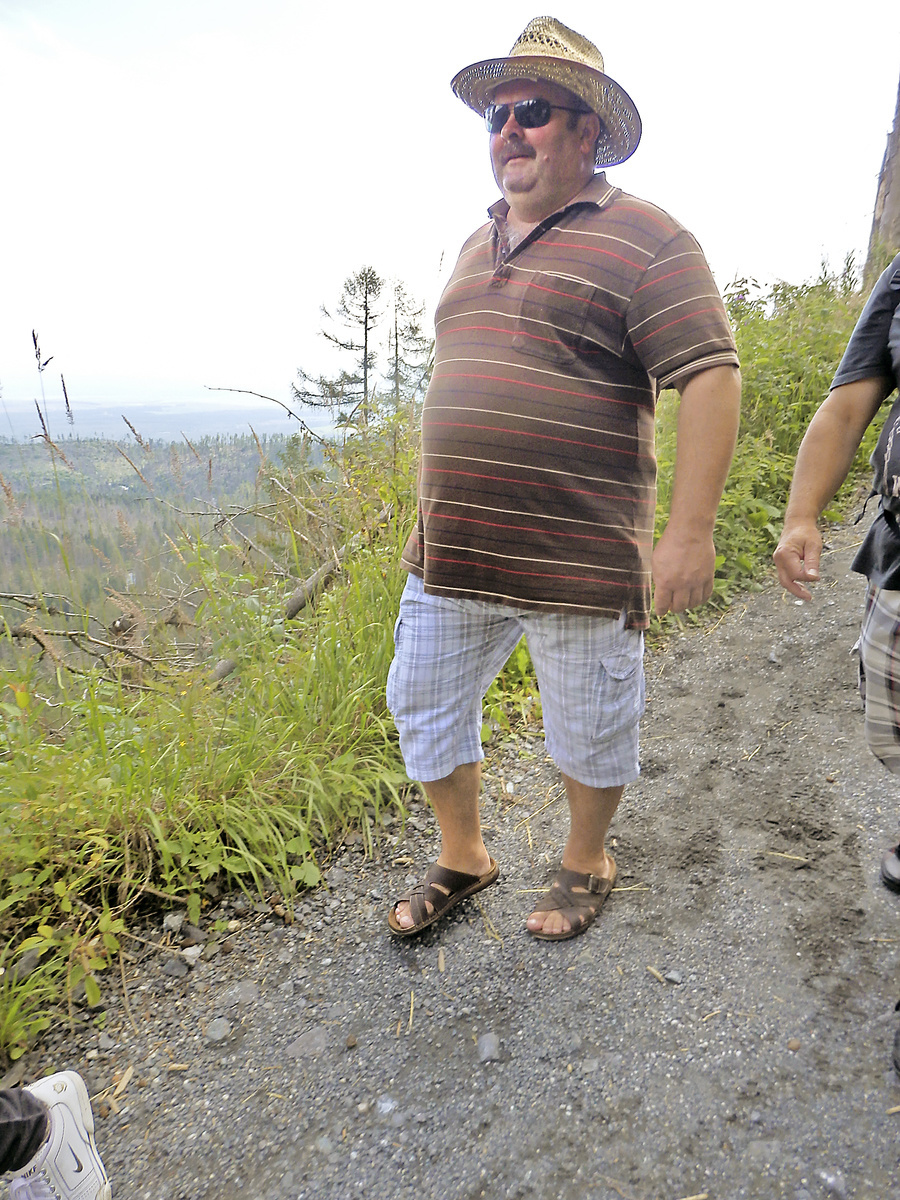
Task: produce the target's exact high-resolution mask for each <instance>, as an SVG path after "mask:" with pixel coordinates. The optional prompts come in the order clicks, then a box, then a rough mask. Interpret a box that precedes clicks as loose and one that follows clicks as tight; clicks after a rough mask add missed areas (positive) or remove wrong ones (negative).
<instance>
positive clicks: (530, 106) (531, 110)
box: [513, 98, 552, 129]
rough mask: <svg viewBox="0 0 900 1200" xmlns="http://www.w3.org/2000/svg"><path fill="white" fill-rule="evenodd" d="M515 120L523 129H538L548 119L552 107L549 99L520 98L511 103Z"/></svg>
mask: <svg viewBox="0 0 900 1200" xmlns="http://www.w3.org/2000/svg"><path fill="white" fill-rule="evenodd" d="M513 111H514V112H515V114H516V120H517V121H518V122H519V124H520V125H521V126H522V128H523V129H540V128H541V126H542V125H546V124H547V122H548V121H549V120H550V116H551V113H552V109H551V107H550V102H549V100H541V99H540V98H537V99H535V100H520V101H519V103H518V104H515V105H513Z"/></svg>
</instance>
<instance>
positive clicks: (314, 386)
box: [292, 267, 385, 425]
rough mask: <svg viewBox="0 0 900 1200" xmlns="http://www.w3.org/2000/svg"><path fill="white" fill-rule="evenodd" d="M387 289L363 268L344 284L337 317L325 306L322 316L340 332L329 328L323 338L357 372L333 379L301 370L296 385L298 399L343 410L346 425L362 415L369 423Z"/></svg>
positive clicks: (375, 275)
mask: <svg viewBox="0 0 900 1200" xmlns="http://www.w3.org/2000/svg"><path fill="white" fill-rule="evenodd" d="M384 286H385V285H384V280H383V279H382V278H381V276H380V275H379V274H378V273H377V272H376V271H375V270H374V269H373V268H372V267H362V268H361V270H359V271H357V272H356V273H355V274H353V275H350V276H348V277H347V279H345V280H344V286H343V289H342V291H341V296H340V299H339V300H338V304H337V309H336V310H335V315H334V316H332V315H331V313H330V312H329V311H328V309H327V308H326V307H325V306H324V305H322V316H323V317H325V318H326V319H327V321H328V322H329V323H330V324H332V325H336V326H338V327H339V331H338V332H333V331H331V330H329V329H327V328H325V329H322V330H321V334H322V336H323V337H324V338H325V339H326V340H327V341H329V342H331V344H332V345H333V346H336V347H337V348H338V349H339V350H341V351H344V352H345V353H346V354H352V355H353V356H354V361H353V369H352V370H350V371H348V370H342V371H341V372H340V374H338V375H332V376H328V375H309V374H307V372H306V371H304V370H303V369H302V368H300V369H298V371H297V375H298V377H299V380H300V385H299V386H298V385H296V384H294V385H292V390H293V393H294V397H295V399H297V400H299V401H300V402H301V403H302V404H309V405H312V406H313V407H315V408H329V409H331V410H332V411H334V410H335V409H341V410H342V412H341V419H342V423H346V422H348V421H351V420H352V419H353V417H354V416H355V414H356V412H357V411H360V413H361V416H362V423H363V425H366V424H367V423H368V409H369V404H370V401H371V399H372V395H373V392H374V388H373V387H370V379H371V378H372V377H373V376H374V372H375V368H376V365H377V355H376V353H375V349H374V344H373V343H374V338H373V333H374V330H375V327H376V325H377V324H378V322H379V321H380V320H381V317H382V315H383V310H382V309H380V308H379V300H380V298H381V293H382V291H383V289H384ZM341 331H342V332H341ZM348 404H349V405H350V406H352V411H351V412H350V413H347V412H346V411H345V406H346V405H348Z"/></svg>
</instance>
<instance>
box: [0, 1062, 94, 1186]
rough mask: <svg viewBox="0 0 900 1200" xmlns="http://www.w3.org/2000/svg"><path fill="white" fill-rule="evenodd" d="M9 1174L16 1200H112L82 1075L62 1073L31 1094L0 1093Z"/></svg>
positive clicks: (3, 1164)
mask: <svg viewBox="0 0 900 1200" xmlns="http://www.w3.org/2000/svg"><path fill="white" fill-rule="evenodd" d="M4 1171H12V1172H13V1179H12V1182H11V1183H10V1197H11V1200H47V1198H48V1197H50V1196H57V1197H59V1200H111V1197H112V1189H111V1188H110V1185H109V1178H108V1176H107V1174H106V1171H105V1170H104V1167H103V1163H102V1162H101V1160H100V1155H99V1154H98V1153H97V1147H96V1145H95V1144H94V1117H93V1114H92V1113H91V1102H90V1100H89V1099H88V1094H87V1089H86V1088H85V1086H84V1081H83V1080H82V1078H81V1076H80V1075H76V1073H75V1072H74V1071H61V1072H59V1073H58V1074H56V1075H48V1076H47V1077H46V1078H44V1079H39V1080H38V1081H37V1082H36V1083H32V1084H30V1085H29V1086H28V1087H26V1088H3V1089H2V1090H0V1173H2V1172H4Z"/></svg>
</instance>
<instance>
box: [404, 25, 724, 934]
mask: <svg viewBox="0 0 900 1200" xmlns="http://www.w3.org/2000/svg"><path fill="white" fill-rule="evenodd" d="M451 86H452V88H453V91H454V93H455V94H456V95H457V96H458V97H459V99H461V100H462V101H463V102H464V103H465V104H467V105H468V106H469V107H470V108H472V109H473V110H474V111H475V112H477V113H479V114H480V115H482V116H483V117H484V120H485V122H486V125H487V140H488V148H489V152H490V159H491V166H492V168H493V173H494V178H495V180H496V182H497V185H498V187H499V189H500V192H501V193H502V198H501V199H500V200H498V201H497V202H496V203H495V204H494V205H493V206H492V207H491V208H490V209H489V210H488V214H489V218H490V219H489V220H488V222H487V224H486V225H483V226H482V227H481V228H480V229H478V230H477V231H476V232H475V233H474V234H473V235H472V236H471V237H470V238H469V240H468V241H467V242H466V243H465V245H464V246H463V248H462V251H461V253H460V256H459V260H458V262H457V264H456V267H455V269H454V272H453V275H452V277H451V279H450V281H449V283H448V284H447V287H446V289H445V291H444V293H443V296H442V297H441V301H440V304H439V306H438V309H437V314H436V321H435V327H436V343H435V360H434V372H433V375H432V379H431V383H430V385H429V388H428V392H427V395H426V398H425V405H424V411H423V415H422V447H421V463H420V474H419V502H418V519H417V523H416V528H415V530H414V531H413V533H412V534H411V536H410V538H409V541H408V542H407V544H406V547H405V549H404V551H403V556H402V564H403V566H404V567H405V568H406V570H407V571H408V572H409V577H408V580H407V583H406V587H405V589H404V593H403V597H402V599H401V602H400V612H399V616H398V619H397V623H396V627H395V635H394V636H395V657H394V661H393V663H392V665H391V669H390V673H389V678H388V704H389V707H390V710H391V712H392V714H393V716H394V720H395V722H396V725H397V729H398V731H399V735H400V747H401V751H402V753H403V757H404V761H405V764H406V769H407V772H408V774H409V776H410V778H412V779H416V780H419V781H420V782H421V783H422V785H423V787H424V789H425V792H426V794H427V796H428V799H429V801H430V803H431V805H432V807H433V809H434V812H435V815H436V817H437V820H438V823H439V825H440V830H441V852H440V855H439V857H438V859H437V862H436V863H434V864H433V865H432V866H431V867H429V869H428V871H427V873H426V874H425V877H424V879H423V880H422V882H421V883H419V884H418V885H417V886H416V887H415V888H413V889H412V891H411V892H410V893H409V894H408V895H406V896H404V897H402V898H401V899H399V900H398V901H397V902H396V903H395V904H394V905H393V907H392V908H391V910H390V912H389V914H388V924H389V927H390V931H391V932H392V933H393V934H394V935H395V936H398V937H406V936H410V935H412V934H416V933H418V932H419V931H421V930H422V929H425V928H427V927H428V926H429V925H431V924H432V923H433V922H435V921H437V920H438V919H439V918H440V917H442V916H443V915H444V914H445V913H447V912H448V910H449V909H451V908H452V906H453V905H455V904H457V903H458V902H459V901H460V900H462V899H464V898H465V897H467V896H471V895H473V894H474V893H475V892H478V891H480V890H481V889H482V888H485V887H488V886H489V885H490V884H492V883H494V882H495V881H496V880H497V878H498V876H499V867H498V864H497V863H496V862H495V861H494V859H493V858H492V857H491V856H490V854H489V852H488V850H487V848H486V846H485V844H484V841H483V840H482V836H481V827H480V821H479V789H480V777H481V760H482V758H483V751H482V748H481V736H480V734H481V703H482V699H483V697H484V694H485V692H486V691H487V688H488V687H489V685H490V683H491V681H492V679H493V678H494V677H495V676H496V675H497V673H498V672H499V671H500V669H501V668H502V666H503V664H504V663H505V661H506V659H507V658H508V657H509V655H510V653H511V652H512V650H513V648H514V647H515V645H516V644H517V642H518V641H519V639H520V637H521V636H522V635H523V634H524V636H525V637H526V639H527V643H528V648H529V651H530V653H531V658H532V661H533V663H534V667H535V672H536V675H537V680H538V685H539V687H540V694H541V705H542V711H543V719H544V734H545V739H546V748H547V751H548V753H549V754H550V755H551V757H552V758H553V760H554V762H555V763H556V765H557V766H558V768H559V770H560V771H561V773H562V777H563V780H564V783H565V789H566V796H567V799H568V805H569V813H570V825H569V834H568V838H567V841H566V844H565V846H564V848H563V851H562V862H561V866H560V868H559V870H558V872H557V874H556V876H555V878H554V880H553V881H552V883H551V884H550V886H549V888H548V890H547V892H546V893H545V895H544V896H543V898H542V899H541V900H539V902H538V903H537V904H536V905H535V906H534V909H533V911H532V912H531V914H530V916H528V918H527V922H526V927H527V930H528V932H529V933H530V934H532V935H533V936H534V937H537V938H543V939H546V940H562V939H566V938H571V937H574V936H576V935H578V934H581V933H583V932H584V931H585V930H586V929H587V928H588V927H589V926H590V925H591V923H592V922H593V920H594V919H595V917H596V916H597V914H598V912H599V911H600V907H601V905H602V904H603V901H604V900H605V898H606V896H607V895H608V894H609V892H610V891H611V890H612V887H613V884H614V882H615V878H616V864H615V862H614V861H613V859H612V858H611V856H610V855H609V854H608V853H607V851H606V847H605V842H606V834H607V830H608V828H609V824H610V821H611V819H612V817H613V814H614V813H615V811H616V808H617V806H618V804H619V801H620V799H621V797H622V792H623V789H624V787H625V785H626V784H628V783H629V782H631V781H633V780H634V779H636V778H637V776H638V774H639V767H638V723H639V719H640V716H641V714H642V712H643V706H644V677H643V666H642V658H643V633H642V631H643V630H644V629H645V628H646V626H647V624H648V620H649V615H650V607H651V580H652V586H653V589H654V593H655V595H654V607H655V610H656V612H658V613H660V614H662V613H667V612H683V611H685V610H687V609H689V608H694V607H696V606H697V605H700V604H703V603H704V602H705V601H706V600H707V599H708V598H709V596H710V594H711V592H712V586H713V574H714V569H715V547H714V545H713V526H714V523H715V517H716V510H717V507H718V504H719V500H720V499H721V495H722V489H723V486H724V483H725V478H726V475H727V472H728V468H729V465H730V462H731V457H732V454H733V451H734V444H735V437H736V433H737V426H738V416H739V408H740V375H739V372H738V360H737V355H736V352H735V345H734V339H733V336H732V332H731V329H730V326H729V323H728V319H727V317H726V314H725V310H724V307H723V304H722V300H721V297H720V295H719V292H718V290H717V288H716V285H715V283H714V281H713V278H712V275H711V273H710V270H709V267H708V265H707V263H706V260H705V258H704V256H703V252H702V251H701V249H700V247H699V246H698V244H697V242H696V241H695V240H694V238H693V237H692V236H691V235H690V234H689V233H688V232H687V230H685V229H684V228H683V227H682V226H681V225H679V223H678V222H677V221H675V220H674V219H673V218H672V217H670V216H669V215H668V214H667V213H665V212H663V211H661V210H660V209H658V208H656V207H655V206H654V205H652V204H648V203H646V202H645V201H643V200H638V199H636V198H635V197H634V196H630V195H628V194H626V193H624V192H622V191H620V190H619V188H617V187H613V186H612V185H611V184H610V183H608V182H607V180H606V178H605V176H604V174H603V173H602V171H601V170H598V168H602V167H604V166H613V165H615V164H618V163H621V162H623V161H624V160H625V159H627V158H628V157H629V156H630V155H631V154H632V153H633V152H634V150H635V149H636V147H637V144H638V141H639V140H640V135H641V122H640V117H639V116H638V113H637V109H636V108H635V106H634V103H633V102H632V100H631V99H630V97H629V96H628V95H627V93H626V92H625V91H624V90H623V89H622V88H621V87H620V86H619V85H618V84H617V83H616V82H615V81H614V80H613V79H611V78H610V77H609V76H608V75H607V74H606V73H605V71H604V65H603V58H602V56H601V54H600V52H599V50H598V49H597V48H596V46H594V45H593V44H592V43H591V42H589V41H588V40H587V39H586V38H584V37H582V36H581V35H580V34H577V33H575V32H574V31H573V30H571V29H568V28H567V27H566V26H565V25H562V24H561V23H560V22H559V21H557V20H555V19H554V18H552V17H540V18H538V19H536V20H534V21H532V22H531V23H530V24H529V25H528V27H527V28H526V29H525V31H524V32H523V33H522V35H521V36H520V37H519V39H518V40H517V41H516V43H515V45H514V46H513V48H512V50H511V51H510V53H509V55H507V56H506V57H504V58H496V59H488V60H485V61H481V62H477V63H474V64H473V65H472V66H469V67H466V68H465V69H464V70H463V71H461V72H460V73H459V74H458V75H457V76H456V77H455V78H454V79H453V81H452V85H451ZM663 388H676V389H677V390H678V392H679V393H680V398H681V399H680V409H679V418H678V440H677V461H676V467H675V478H674V488H673V493H672V501H671V510H670V515H669V521H668V525H667V527H666V529H665V532H664V533H663V534H662V536H661V537H660V539H659V541H658V543H657V545H656V547H655V549H654V547H653V521H654V506H655V501H656V459H655V453H654V411H655V405H656V399H657V396H658V393H659V391H660V390H661V389H663Z"/></svg>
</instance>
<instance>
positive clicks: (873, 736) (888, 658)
mask: <svg viewBox="0 0 900 1200" xmlns="http://www.w3.org/2000/svg"><path fill="white" fill-rule="evenodd" d="M859 690H860V694H861V695H862V698H863V701H864V702H865V706H866V742H867V743H868V746H869V749H870V750H871V751H872V753H873V754H874V755H875V757H876V758H877V759H879V760H880V761H881V762H883V763H884V765H885V766H886V767H887V769H888V770H889V771H891V772H892V773H893V774H895V775H900V592H886V591H884V589H882V588H876V587H872V585H871V584H870V585H869V590H868V591H867V592H866V611H865V614H864V616H863V622H862V631H861V633H860V637H859Z"/></svg>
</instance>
